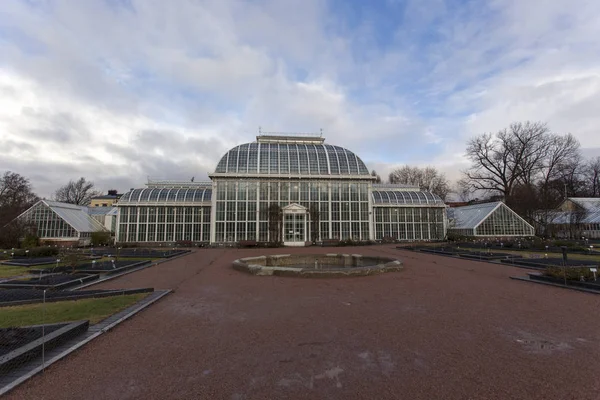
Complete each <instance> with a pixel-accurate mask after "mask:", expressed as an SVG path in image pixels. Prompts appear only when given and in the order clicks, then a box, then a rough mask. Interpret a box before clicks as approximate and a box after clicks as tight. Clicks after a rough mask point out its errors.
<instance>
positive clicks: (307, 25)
mask: <svg viewBox="0 0 600 400" xmlns="http://www.w3.org/2000/svg"><path fill="white" fill-rule="evenodd" d="M112 3H114V4H118V2H111V4H112ZM132 4H133V9H134V10H135V11H131V10H130V9H129V8H127V7H119V6H118V5H117V6H109V5H108V3H105V2H67V1H55V2H54V1H53V2H48V3H42V6H37V7H32V6H29V5H28V4H27V3H25V2H19V1H6V2H2V3H1V4H0V15H3V16H4V17H2V18H0V52H1V53H2V54H3V58H2V61H0V132H1V133H2V135H1V136H0V146H2V157H1V159H0V170H5V169H10V170H14V171H17V172H19V173H22V174H23V175H25V176H28V177H30V178H31V179H32V182H33V183H34V185H35V186H36V189H37V190H38V191H39V192H40V194H42V195H50V194H51V193H52V192H53V190H54V189H55V188H56V187H57V186H59V185H61V184H63V183H65V182H66V181H67V180H68V179H75V178H78V177H79V176H85V177H87V178H89V179H92V180H94V181H96V182H99V183H100V184H101V185H102V189H108V188H109V187H112V186H115V185H120V186H119V187H117V188H118V189H120V190H126V189H127V188H128V187H132V186H140V185H141V184H142V183H143V182H144V180H145V178H146V176H147V175H157V174H158V175H161V176H162V177H165V178H168V177H173V178H187V177H189V176H197V177H199V178H201V177H205V174H206V172H208V171H210V170H212V169H213V168H214V166H215V165H216V163H217V161H218V159H219V157H220V155H221V154H222V153H223V152H225V151H226V150H227V149H228V148H230V147H232V146H234V145H236V144H239V143H242V142H247V141H251V140H253V138H254V135H255V134H256V133H257V129H258V126H262V127H263V129H264V130H275V131H292V132H294V131H312V132H316V131H318V129H319V128H323V129H324V132H325V137H326V138H327V139H328V141H329V142H330V143H334V144H339V145H343V146H346V147H348V148H349V149H351V150H353V151H355V152H356V153H357V154H359V155H360V156H362V157H363V158H364V159H365V161H367V163H368V164H369V167H370V168H375V169H377V170H378V171H379V172H380V174H381V175H387V173H388V172H389V170H390V169H391V168H392V167H393V166H395V165H399V164H401V163H406V162H409V163H414V164H418V165H436V166H438V167H440V168H441V169H443V170H444V172H446V174H447V175H448V176H449V177H451V178H455V177H458V171H459V169H460V168H463V167H464V166H465V165H466V164H465V162H464V159H463V157H462V154H463V152H464V147H465V140H466V139H467V138H469V137H470V136H472V135H475V134H478V133H482V132H487V131H496V130H498V129H501V128H503V127H505V126H507V125H508V124H509V123H510V122H512V121H516V120H543V121H547V122H548V123H549V125H550V127H551V128H552V129H554V130H555V131H558V132H572V133H573V134H574V135H575V136H576V137H578V138H579V140H580V141H581V143H582V145H583V147H584V148H586V149H585V154H589V155H594V154H596V153H595V152H597V149H598V148H600V135H598V131H597V127H598V126H600V115H598V113H597V104H600V103H599V102H600V60H599V59H598V57H597V54H600V43H599V42H597V41H596V40H594V38H596V37H598V36H599V34H600V23H599V22H598V20H597V15H600V4H598V3H597V2H595V1H587V0H572V1H568V2H567V1H566V0H552V1H541V0H534V1H528V2H522V1H516V0H495V1H493V2H491V3H489V4H488V5H487V7H483V6H482V5H481V3H479V2H472V3H467V4H466V5H465V6H464V7H461V8H460V9H455V8H453V7H451V6H450V5H448V3H447V2H445V1H443V0H437V1H436V2H434V3H431V2H430V3H428V4H427V5H425V4H424V3H423V2H420V1H417V0H412V1H409V2H408V3H407V4H405V5H404V6H402V5H400V4H392V3H390V7H391V8H390V9H389V10H386V11H383V14H382V13H381V12H380V13H379V14H378V13H377V11H378V10H377V9H373V10H370V11H369V12H368V13H365V14H363V18H361V19H359V22H358V23H350V22H349V21H350V20H349V19H348V20H346V19H344V18H345V15H346V14H345V13H344V12H343V11H347V10H342V9H339V10H338V9H335V10H333V9H331V8H330V7H329V6H328V5H327V3H324V2H322V1H318V0H314V1H302V2H281V1H276V0H268V1H259V2H237V1H233V0H231V1H212V2H211V1H209V2H194V1H191V0H190V1H181V2H177V3H176V4H175V3H170V2H162V1H158V0H155V1H141V0H140V1H132ZM346 7H351V6H350V5H347V6H346ZM396 12H397V13H398V14H397V15H395V14H393V13H396ZM386 13H387V14H389V15H385V14H386ZM378 18H382V20H379V19H378ZM386 18H387V20H386V21H387V22H389V21H392V22H393V23H394V24H396V26H394V27H393V28H391V30H390V31H389V32H388V31H386V32H382V31H381V29H383V28H382V26H383V25H384V24H383V22H386V21H384V20H385V19H386ZM594 149H596V150H594Z"/></svg>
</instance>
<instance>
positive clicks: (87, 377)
mask: <svg viewBox="0 0 600 400" xmlns="http://www.w3.org/2000/svg"><path fill="white" fill-rule="evenodd" d="M297 252H305V253H315V252H323V253H331V252H344V253H349V254H352V253H359V254H365V255H381V256H390V255H397V257H398V258H399V259H401V260H402V261H403V263H404V270H403V271H402V272H397V273H387V274H383V275H377V276H368V277H354V278H336V279H303V278H282V277H272V276H271V277H264V276H252V275H248V274H244V273H240V272H237V271H235V270H233V269H232V268H231V267H230V265H231V262H232V261H233V260H235V259H237V258H241V257H249V256H255V255H259V254H266V253H268V254H278V253H297ZM511 275H513V276H523V275H525V273H524V272H523V270H521V269H518V268H513V267H511V266H507V265H495V264H490V263H485V262H483V263H482V262H478V261H470V260H463V259H454V258H449V257H440V256H435V255H431V254H422V253H416V252H411V251H405V250H399V249H395V245H389V246H373V247H357V248H310V249H284V250H282V249H201V250H198V251H197V252H195V253H193V254H191V255H188V256H185V257H182V258H178V259H175V260H172V261H169V262H166V263H163V264H160V265H159V266H155V267H151V268H148V269H145V270H143V271H139V272H135V273H133V274H130V275H126V276H124V277H122V278H119V279H116V280H113V281H109V282H105V283H103V284H101V285H98V286H97V287H96V286H95V287H93V288H94V289H101V288H117V287H128V288H133V287H148V286H153V287H155V288H157V289H162V288H172V289H174V290H175V292H174V293H173V294H170V295H169V296H167V297H165V298H164V299H162V300H160V301H159V302H158V303H156V304H155V305H153V306H151V307H150V308H149V309H147V310H145V311H143V312H141V313H140V314H138V315H136V316H135V317H134V318H132V319H131V320H129V321H126V322H124V323H123V324H121V325H119V326H118V327H116V328H115V329H114V330H113V331H111V332H109V333H108V334H106V335H102V336H100V337H99V338H98V339H97V340H95V341H93V342H91V343H90V344H89V345H86V346H85V347H83V348H82V349H80V350H78V351H77V352H76V353H74V354H71V355H70V356H69V357H68V358H66V359H65V360H62V361H60V362H59V363H57V364H55V365H53V366H51V367H50V368H49V369H48V370H47V371H46V372H45V373H44V374H43V375H38V376H36V377H34V378H33V379H31V380H30V381H28V382H26V383H25V384H23V385H22V386H20V387H19V388H17V389H16V390H15V391H14V392H12V393H11V394H9V395H7V396H6V397H7V398H10V399H17V398H18V399H81V398H93V399H283V398H285V399H411V400H412V399H441V398H443V399H468V398H472V399H597V398H598V397H599V393H600V380H598V378H597V371H598V369H599V368H600V319H598V318H597V315H598V310H599V309H600V296H597V295H592V294H586V293H579V292H575V291H569V290H565V289H560V288H553V287H547V286H543V285H535V284H531V283H526V282H521V281H514V280H511V279H509V278H508V277H509V276H511Z"/></svg>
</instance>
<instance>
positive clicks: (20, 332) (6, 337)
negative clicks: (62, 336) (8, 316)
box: [0, 323, 67, 356]
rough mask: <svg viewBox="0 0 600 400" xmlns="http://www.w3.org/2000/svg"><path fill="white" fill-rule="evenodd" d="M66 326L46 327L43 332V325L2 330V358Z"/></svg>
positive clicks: (0, 344)
mask: <svg viewBox="0 0 600 400" xmlns="http://www.w3.org/2000/svg"><path fill="white" fill-rule="evenodd" d="M65 325H67V324H66V323H64V324H52V325H46V326H45V327H44V329H43V332H42V326H41V325H35V326H25V327H22V328H0V356H3V355H5V354H7V353H10V352H11V351H13V350H15V349H18V348H19V347H21V346H23V345H24V344H26V343H29V342H33V341H34V340H36V339H39V338H41V337H42V333H43V334H45V335H47V334H49V333H51V332H54V331H55V330H57V329H60V328H62V327H63V326H65Z"/></svg>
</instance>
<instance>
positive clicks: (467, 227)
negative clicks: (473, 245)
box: [447, 201, 535, 237]
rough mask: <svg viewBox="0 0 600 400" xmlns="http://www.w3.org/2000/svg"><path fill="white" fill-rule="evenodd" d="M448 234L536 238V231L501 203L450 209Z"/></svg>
mask: <svg viewBox="0 0 600 400" xmlns="http://www.w3.org/2000/svg"><path fill="white" fill-rule="evenodd" d="M447 213H448V233H449V234H450V233H453V234H455V235H461V236H477V237H505V236H513V237H514V236H534V235H535V229H534V228H533V226H531V225H530V224H529V223H527V221H525V220H524V219H523V218H521V217H520V216H519V215H518V214H517V213H516V212H514V211H513V210H511V209H510V208H508V206H507V205H506V204H504V203H503V202H501V201H496V202H493V203H483V204H473V205H469V206H464V207H453V208H448V211H447Z"/></svg>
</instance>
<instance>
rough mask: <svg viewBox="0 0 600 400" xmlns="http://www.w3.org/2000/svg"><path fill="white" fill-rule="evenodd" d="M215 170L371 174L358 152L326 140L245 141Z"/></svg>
mask: <svg viewBox="0 0 600 400" xmlns="http://www.w3.org/2000/svg"><path fill="white" fill-rule="evenodd" d="M215 173H217V174H221V173H223V174H261V175H262V174H267V175H353V176H356V175H361V176H362V175H367V176H370V175H369V170H368V169H367V167H366V166H365V163H364V162H363V161H362V160H361V159H360V158H359V157H358V156H357V155H356V154H354V153H353V152H351V151H350V150H347V149H344V148H343V147H339V146H333V145H329V144H323V143H318V144H316V143H261V142H255V143H245V144H242V145H239V146H236V147H234V148H233V149H231V150H229V151H228V152H227V153H225V155H224V156H223V157H222V158H221V161H219V164H217V168H216V170H215Z"/></svg>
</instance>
